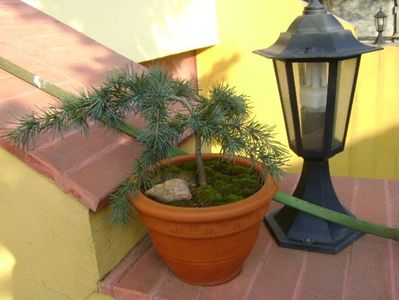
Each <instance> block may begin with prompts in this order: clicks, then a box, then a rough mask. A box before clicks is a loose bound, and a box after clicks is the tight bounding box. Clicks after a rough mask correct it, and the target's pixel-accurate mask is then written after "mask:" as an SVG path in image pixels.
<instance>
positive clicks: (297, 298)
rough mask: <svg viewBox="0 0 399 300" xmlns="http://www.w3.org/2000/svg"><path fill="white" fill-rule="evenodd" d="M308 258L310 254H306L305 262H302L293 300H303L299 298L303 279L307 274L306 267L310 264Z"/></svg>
mask: <svg viewBox="0 0 399 300" xmlns="http://www.w3.org/2000/svg"><path fill="white" fill-rule="evenodd" d="M308 257H309V252H305V255H304V257H303V261H302V266H301V270H300V271H299V274H298V279H297V281H296V284H295V288H294V292H293V293H292V300H301V299H300V298H299V294H300V292H301V290H302V284H303V277H304V274H305V270H306V265H307V263H308Z"/></svg>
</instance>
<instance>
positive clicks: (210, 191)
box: [161, 159, 261, 207]
mask: <svg viewBox="0 0 399 300" xmlns="http://www.w3.org/2000/svg"><path fill="white" fill-rule="evenodd" d="M204 167H205V172H206V174H207V178H208V185H207V186H204V187H192V188H191V193H192V194H193V199H192V200H191V201H175V202H172V203H170V205H174V206H180V207H181V206H183V207H205V206H216V205H222V204H228V203H232V202H236V201H239V200H242V199H244V198H246V197H248V196H251V195H252V194H254V193H255V192H257V191H258V190H259V188H260V187H261V182H260V180H259V175H258V174H257V173H256V171H255V170H253V169H250V168H246V167H243V166H239V165H234V164H232V163H230V162H228V161H226V160H223V159H213V160H206V161H205V162H204ZM161 174H163V175H162V177H164V178H168V179H170V178H181V179H184V180H186V181H187V182H189V183H190V184H192V183H193V181H195V179H196V164H195V161H190V162H185V163H183V164H181V165H176V166H166V167H164V168H162V170H161Z"/></svg>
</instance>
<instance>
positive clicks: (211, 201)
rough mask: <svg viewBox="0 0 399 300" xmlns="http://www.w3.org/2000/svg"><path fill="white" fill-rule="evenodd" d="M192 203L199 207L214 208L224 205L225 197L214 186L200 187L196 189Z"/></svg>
mask: <svg viewBox="0 0 399 300" xmlns="http://www.w3.org/2000/svg"><path fill="white" fill-rule="evenodd" d="M192 201H194V202H196V203H197V204H198V206H214V205H220V204H223V196H222V195H221V194H220V193H219V192H218V191H217V190H215V189H214V188H213V187H212V186H210V185H206V186H200V187H198V188H196V189H195V192H194V197H193V199H192Z"/></svg>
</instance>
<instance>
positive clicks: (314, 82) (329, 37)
mask: <svg viewBox="0 0 399 300" xmlns="http://www.w3.org/2000/svg"><path fill="white" fill-rule="evenodd" d="M376 50H380V48H376V47H370V46H367V45H364V44H362V43H360V42H359V41H358V40H357V39H356V38H355V37H354V36H353V34H352V33H351V32H350V31H349V30H345V29H344V28H343V27H342V25H341V24H340V23H339V22H338V20H337V19H336V18H335V17H334V16H332V15H330V14H328V13H327V12H326V10H325V9H324V6H323V5H322V4H320V2H319V1H318V0H316V1H310V3H309V5H308V6H307V7H306V8H305V10H304V13H303V15H302V16H299V17H298V18H296V19H295V21H294V22H293V23H292V24H291V25H290V27H289V28H288V31H287V32H285V33H281V35H280V37H279V39H278V40H277V41H276V43H275V44H274V45H272V46H271V47H269V48H266V49H262V50H257V51H254V52H255V53H257V54H260V55H262V56H265V57H267V58H272V59H273V63H274V69H275V73H276V77H277V83H278V87H279V92H280V98H281V104H282V108H283V113H284V118H285V125H286V130H287V136H288V141H289V145H290V148H291V149H292V150H293V151H294V152H295V153H296V154H297V155H299V156H301V157H303V158H304V165H303V169H302V174H301V177H300V181H299V183H298V186H297V188H296V190H295V192H294V196H296V197H299V198H302V199H305V200H307V201H310V202H312V203H315V204H318V205H320V206H322V207H326V208H329V209H332V210H334V211H337V212H340V213H343V214H348V215H351V213H350V212H349V211H348V210H347V209H346V208H345V207H344V206H343V205H342V204H341V203H340V201H339V200H338V197H337V196H336V194H335V191H334V188H333V185H332V182H331V177H330V173H329V166H328V159H329V158H330V157H332V156H334V155H335V154H337V153H339V152H341V151H343V149H344V146H345V138H346V133H347V129H348V124H349V117H350V111H351V107H352V100H353V96H354V91H355V86H356V79H357V75H358V70H359V64H360V56H361V54H363V53H366V52H372V51H376ZM266 221H267V223H268V225H269V227H270V228H271V230H272V231H273V233H274V236H275V237H276V238H277V240H278V242H279V244H280V245H281V246H285V247H290V248H298V249H305V250H311V251H319V252H327V253H337V252H339V251H340V250H341V249H343V248H344V247H346V246H347V245H349V244H350V243H352V241H354V240H355V239H357V238H359V237H360V236H361V233H360V232H358V231H354V230H352V229H349V228H346V227H342V226H339V225H336V224H333V223H330V222H327V221H324V220H322V219H319V218H316V217H313V216H311V215H308V214H306V213H302V212H300V211H297V210H295V209H292V208H290V207H288V206H284V207H283V208H282V209H280V210H279V211H277V212H274V213H272V214H271V215H269V216H268V217H267V218H266Z"/></svg>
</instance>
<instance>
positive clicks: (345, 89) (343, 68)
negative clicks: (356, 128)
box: [331, 57, 360, 150]
mask: <svg viewBox="0 0 399 300" xmlns="http://www.w3.org/2000/svg"><path fill="white" fill-rule="evenodd" d="M359 58H360V57H355V58H351V59H347V60H342V61H340V62H339V63H338V73H337V74H338V76H337V86H336V100H335V114H334V125H333V138H332V149H331V150H335V149H337V148H339V147H341V146H343V143H344V138H345V133H346V130H347V122H348V121H349V114H350V109H351V100H352V92H353V89H354V88H355V77H356V69H357V65H358V60H359Z"/></svg>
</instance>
